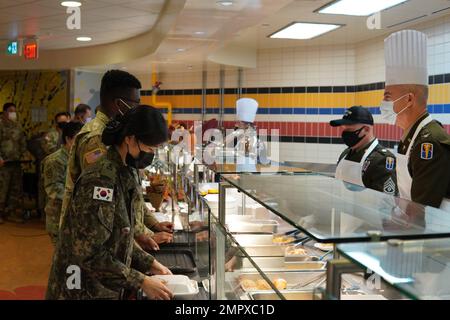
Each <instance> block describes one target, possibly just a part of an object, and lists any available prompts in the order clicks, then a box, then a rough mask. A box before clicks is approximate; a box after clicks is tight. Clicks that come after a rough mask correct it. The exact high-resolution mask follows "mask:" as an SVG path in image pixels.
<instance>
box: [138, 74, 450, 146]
mask: <svg viewBox="0 0 450 320" xmlns="http://www.w3.org/2000/svg"><path fill="white" fill-rule="evenodd" d="M429 82H430V96H429V106H428V111H429V112H430V113H431V114H434V115H436V116H437V117H439V116H442V117H443V119H444V121H443V124H444V126H445V128H446V129H447V131H448V132H450V74H443V75H436V76H431V77H430V79H429ZM383 92H384V83H383V82H378V83H372V84H364V85H357V86H334V87H333V86H327V87H275V88H243V89H242V94H241V97H248V98H253V99H256V100H257V101H258V102H259V105H260V108H259V110H258V115H259V117H257V123H256V124H257V126H258V128H260V129H268V130H271V129H279V131H280V136H281V137H280V141H281V142H303V143H342V141H341V140H340V131H339V129H338V128H332V127H330V125H329V123H328V121H329V120H328V118H329V116H330V115H336V116H337V117H340V116H342V114H344V112H345V110H346V108H349V107H351V106H354V105H362V106H365V107H367V108H369V110H370V111H371V113H372V114H374V115H375V120H376V122H377V121H378V120H379V119H377V115H379V114H380V108H379V107H378V106H379V105H380V102H381V100H382V99H383ZM224 93H225V94H224V114H225V115H232V114H235V112H236V110H235V103H236V100H237V98H238V95H237V89H236V88H227V89H225V90H224ZM201 94H202V90H200V89H183V90H161V91H159V92H158V99H159V100H160V101H164V102H170V103H172V105H173V106H174V109H173V113H174V115H175V121H177V115H179V116H180V117H181V116H182V119H186V118H188V119H189V115H192V117H191V118H192V120H191V119H189V120H181V121H182V122H185V123H187V124H188V125H192V124H193V120H195V119H198V118H199V114H201V103H202V96H201ZM142 101H143V102H144V103H151V91H146V90H144V91H142ZM219 102H220V94H219V89H207V90H206V105H207V109H206V113H207V114H210V115H218V113H219V108H218V106H219ZM162 111H163V112H166V110H162ZM267 115H270V116H272V115H273V120H272V119H270V121H259V120H261V118H264V119H268V117H267ZM447 115H448V116H447ZM283 116H289V119H282V120H285V121H279V119H277V117H278V118H280V117H281V118H283ZM313 116H315V117H316V118H309V117H313ZM321 116H325V117H324V118H326V121H325V119H322V118H321ZM326 116H328V118H327V117H326ZM216 117H217V116H216ZM442 117H441V118H442ZM270 118H271V117H270ZM307 119H308V120H307ZM225 120H229V118H226V119H225ZM296 120H297V121H296ZM233 125H234V122H233V121H225V122H224V127H225V128H232V127H233ZM375 132H376V135H377V136H378V138H379V139H380V140H382V141H384V142H385V144H386V146H389V147H392V146H393V145H394V144H395V143H396V141H398V140H399V139H400V137H401V134H402V132H401V129H399V128H397V127H395V126H392V125H388V124H383V123H377V124H376V125H375Z"/></svg>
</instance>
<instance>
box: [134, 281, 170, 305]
mask: <svg viewBox="0 0 450 320" xmlns="http://www.w3.org/2000/svg"><path fill="white" fill-rule="evenodd" d="M141 288H142V290H143V291H144V292H145V294H146V295H147V297H148V298H149V299H152V300H170V299H172V298H173V293H172V292H171V291H170V290H169V288H167V286H166V285H165V284H164V282H163V281H162V280H160V279H156V278H152V277H145V279H144V282H143V283H142V286H141Z"/></svg>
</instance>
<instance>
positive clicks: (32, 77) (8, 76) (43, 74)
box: [0, 71, 70, 138]
mask: <svg viewBox="0 0 450 320" xmlns="http://www.w3.org/2000/svg"><path fill="white" fill-rule="evenodd" d="M69 77H70V73H69V71H61V72H57V71H15V72H8V71H4V72H0V106H1V107H3V104H4V103H6V102H11V101H12V102H14V103H15V104H16V106H17V115H18V118H19V121H20V124H21V125H22V127H23V129H24V130H25V132H26V134H27V137H28V138H30V137H32V136H33V135H35V134H37V133H40V132H45V131H47V130H48V129H49V127H50V126H51V125H53V117H54V116H55V115H56V114H57V113H58V112H62V111H66V110H68V104H69V101H68V90H69V88H68V83H69Z"/></svg>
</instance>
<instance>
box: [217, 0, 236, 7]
mask: <svg viewBox="0 0 450 320" xmlns="http://www.w3.org/2000/svg"><path fill="white" fill-rule="evenodd" d="M217 3H218V4H220V5H221V6H224V7H229V6H232V5H233V1H230V0H220V1H217Z"/></svg>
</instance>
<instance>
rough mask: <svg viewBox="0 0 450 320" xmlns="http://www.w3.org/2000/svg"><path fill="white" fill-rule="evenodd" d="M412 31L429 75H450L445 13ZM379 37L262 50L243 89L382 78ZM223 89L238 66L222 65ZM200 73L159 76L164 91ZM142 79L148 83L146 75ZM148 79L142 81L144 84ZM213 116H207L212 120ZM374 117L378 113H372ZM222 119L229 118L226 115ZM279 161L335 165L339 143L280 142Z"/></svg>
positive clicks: (194, 84)
mask: <svg viewBox="0 0 450 320" xmlns="http://www.w3.org/2000/svg"><path fill="white" fill-rule="evenodd" d="M414 29H417V30H420V31H423V32H425V33H426V34H427V35H428V36H429V73H430V75H434V74H442V73H450V16H449V17H443V18H441V19H438V20H436V21H432V22H429V23H426V24H421V25H418V26H416V27H415V28H414ZM384 38H385V37H380V38H376V39H372V40H370V41H366V42H362V43H358V44H356V45H334V46H319V47H296V48H282V49H264V50H260V51H259V53H258V58H257V59H258V61H257V68H255V69H246V70H244V74H243V75H244V78H243V86H244V87H283V86H338V85H355V84H366V83H373V82H381V81H384V80H385V69H384V65H385V64H384ZM225 74H226V79H225V86H226V87H236V86H237V69H235V70H233V69H232V68H231V69H230V68H227V70H226V73H225ZM201 77H202V75H201V72H198V71H195V72H177V73H163V74H161V77H160V79H161V81H162V82H163V83H164V84H163V88H166V89H195V88H201V84H202V82H201V81H202V79H201ZM140 78H141V80H142V79H144V78H145V81H144V83H145V84H146V85H145V87H146V88H149V87H148V85H147V84H148V79H149V77H147V76H145V77H140ZM146 81H147V82H146ZM208 87H209V88H218V87H219V71H217V68H214V70H213V71H210V72H208ZM211 117H212V116H208V118H211ZM197 118H200V116H198V115H192V116H191V115H176V116H175V119H180V120H192V119H197ZM331 118H334V117H333V116H321V115H298V116H288V117H286V116H280V115H278V116H277V115H258V118H257V121H299V122H328V121H329V120H331ZM375 118H377V117H375ZM435 118H437V119H438V120H440V121H442V122H443V123H450V115H435ZM224 120H225V121H232V120H234V116H233V115H226V116H225V119H224ZM280 148H281V149H280V154H281V159H282V160H288V161H299V162H317V163H336V161H337V158H338V156H339V154H340V153H341V152H342V150H343V149H344V146H342V145H323V144H301V143H297V144H294V143H281V144H280Z"/></svg>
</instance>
